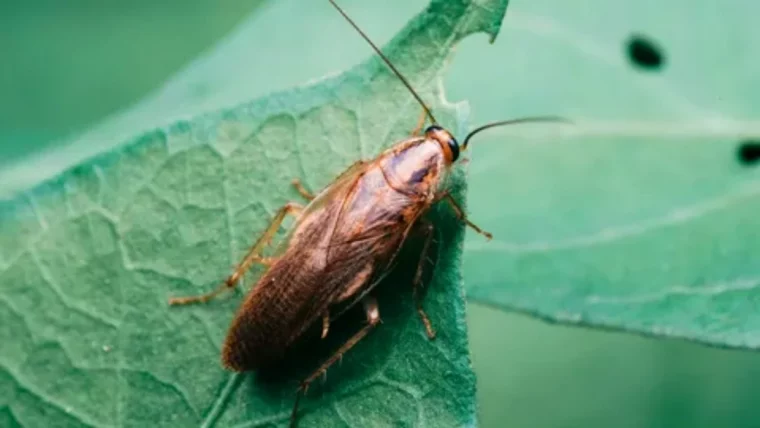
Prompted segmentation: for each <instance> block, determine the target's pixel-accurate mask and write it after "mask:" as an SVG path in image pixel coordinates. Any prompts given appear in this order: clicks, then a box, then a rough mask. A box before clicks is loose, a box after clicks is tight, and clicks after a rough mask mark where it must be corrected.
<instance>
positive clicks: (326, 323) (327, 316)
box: [321, 312, 330, 339]
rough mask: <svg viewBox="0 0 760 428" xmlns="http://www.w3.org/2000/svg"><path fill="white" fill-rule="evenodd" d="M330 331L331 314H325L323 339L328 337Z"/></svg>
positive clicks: (323, 318)
mask: <svg viewBox="0 0 760 428" xmlns="http://www.w3.org/2000/svg"><path fill="white" fill-rule="evenodd" d="M329 330H330V313H329V312H325V313H324V314H323V315H322V337H321V338H322V339H324V338H325V337H327V332H328V331H329Z"/></svg>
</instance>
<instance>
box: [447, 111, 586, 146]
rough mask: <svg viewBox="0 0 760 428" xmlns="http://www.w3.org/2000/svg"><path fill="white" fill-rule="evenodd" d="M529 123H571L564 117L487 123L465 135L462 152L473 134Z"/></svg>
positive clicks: (541, 117) (523, 118)
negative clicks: (499, 127)
mask: <svg viewBox="0 0 760 428" xmlns="http://www.w3.org/2000/svg"><path fill="white" fill-rule="evenodd" d="M530 122H562V123H572V122H571V121H570V120H567V119H565V118H564V117H559V116H535V117H522V118H519V119H509V120H500V121H498V122H492V123H487V124H485V125H483V126H480V127H477V128H475V129H474V130H473V131H472V132H470V133H469V134H467V137H466V138H465V139H464V143H462V150H464V149H466V148H467V143H468V142H469V141H470V138H472V137H473V136H474V135H475V134H477V133H478V132H480V131H485V130H486V129H490V128H495V127H497V126H506V125H517V124H520V123H530Z"/></svg>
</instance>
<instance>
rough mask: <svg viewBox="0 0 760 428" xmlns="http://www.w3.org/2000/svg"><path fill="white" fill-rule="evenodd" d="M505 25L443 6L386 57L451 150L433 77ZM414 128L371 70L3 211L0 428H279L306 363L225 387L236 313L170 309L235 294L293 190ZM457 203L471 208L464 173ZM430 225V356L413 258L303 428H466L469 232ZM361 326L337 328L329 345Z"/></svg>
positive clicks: (197, 131) (372, 63)
mask: <svg viewBox="0 0 760 428" xmlns="http://www.w3.org/2000/svg"><path fill="white" fill-rule="evenodd" d="M505 8H506V2H505V1H500V0H493V1H490V2H481V4H475V3H471V2H466V1H460V2H451V1H434V2H433V3H432V4H431V5H430V6H429V7H428V8H427V9H426V10H425V11H423V12H422V13H421V14H420V15H418V16H417V17H416V18H414V19H413V20H412V21H411V22H410V23H409V24H408V25H407V26H406V27H405V28H404V29H403V30H402V31H401V32H400V33H399V35H398V36H397V37H396V38H394V39H393V41H392V42H391V43H390V44H389V45H388V47H387V52H388V53H389V55H390V56H391V57H392V59H393V61H394V63H395V64H396V65H397V66H398V67H399V68H400V69H401V70H403V72H404V73H405V74H406V75H407V76H408V77H409V79H410V80H411V81H412V82H414V84H415V86H416V87H417V88H419V90H420V91H421V92H422V94H423V96H424V97H425V98H426V99H430V100H438V101H437V102H435V103H433V105H434V106H435V107H436V112H437V114H438V116H439V119H443V122H444V123H445V124H447V125H449V126H450V127H451V129H452V130H457V129H461V125H462V121H463V119H464V111H462V110H461V109H458V108H455V106H451V105H446V104H445V102H444V101H443V100H442V99H441V94H439V93H437V91H436V89H437V81H438V79H439V77H440V74H441V72H442V68H443V65H444V61H445V59H446V58H447V57H448V54H449V52H450V50H451V48H452V47H453V45H454V44H456V43H457V42H458V41H459V40H460V39H461V38H463V37H464V36H466V35H468V34H471V33H473V32H479V31H483V32H487V33H490V34H491V37H494V36H495V35H496V33H497V32H498V29H499V25H500V23H501V19H502V17H503V14H504V11H505ZM346 33H347V35H350V36H351V37H355V36H354V34H353V33H351V31H350V30H349V29H348V27H347V28H346ZM347 37H348V36H347ZM419 111H420V109H419V106H418V105H416V104H415V103H414V101H413V100H412V98H411V97H410V95H409V94H408V93H407V92H406V91H405V89H404V88H403V87H402V86H401V85H400V84H399V82H398V80H397V79H396V78H395V77H394V76H393V75H392V74H390V73H389V72H388V71H387V70H386V67H385V66H384V65H383V64H382V63H381V62H380V61H378V60H377V59H376V58H373V59H371V60H369V61H368V62H366V63H364V64H362V65H360V66H358V67H356V68H354V69H352V70H350V71H348V72H345V73H343V74H341V75H339V76H336V77H333V78H330V79H328V80H324V81H321V82H319V83H316V84H314V85H312V86H308V87H303V88H298V89H294V90H291V91H288V92H284V93H278V94H274V95H271V96H267V97H265V98H262V99H259V100H257V101H254V102H251V103H246V104H244V105H240V106H238V107H236V108H233V109H229V110H224V111H219V112H216V113H211V114H207V115H204V116H201V117H197V118H195V119H193V120H190V121H186V122H179V123H176V124H174V125H172V126H170V127H167V128H166V129H161V130H158V131H155V132H150V133H147V134H144V135H143V136H142V137H140V138H138V139H136V140H134V141H132V142H130V143H128V144H126V145H125V146H123V147H121V148H117V149H115V150H113V151H112V152H111V153H108V154H106V155H103V156H100V157H98V158H96V159H94V160H91V161H88V162H85V163H83V164H81V165H80V166H78V167H76V168H74V169H71V170H68V171H66V172H65V173H63V174H62V175H60V176H59V177H57V178H55V179H53V180H50V181H48V182H46V183H43V184H41V185H39V186H37V187H35V188H34V189H31V190H29V191H27V192H24V193H23V194H21V195H19V196H18V197H16V198H13V199H11V200H9V201H6V202H3V203H2V205H1V206H0V284H2V288H1V289H0V305H2V311H0V317H1V319H0V325H2V326H3V327H2V329H0V340H1V341H2V343H3V348H2V353H1V354H0V391H1V393H0V409H1V410H2V412H3V418H4V420H5V421H9V422H8V424H20V425H25V426H50V425H55V426H80V425H98V426H101V425H102V426H146V425H149V426H157V425H177V426H190V425H198V424H203V425H205V426H208V425H212V424H218V425H220V426H255V425H282V424H284V423H285V422H286V421H287V418H288V416H289V411H290V406H291V404H292V399H293V397H294V390H295V386H296V385H297V383H296V381H297V379H298V378H299V375H302V374H303V373H304V372H305V371H306V370H308V368H309V367H307V365H306V364H305V363H303V361H301V364H296V367H294V368H293V369H292V370H290V371H288V370H286V371H285V374H284V379H280V381H279V382H274V383H270V382H265V381H264V380H262V379H255V378H254V376H239V375H231V374H229V373H227V372H225V371H223V370H222V369H221V368H220V366H219V347H220V343H221V341H222V339H223V336H224V333H225V330H226V328H227V326H228V324H229V321H230V318H231V316H232V314H233V311H234V309H235V307H236V306H237V304H238V302H239V300H240V299H239V298H240V296H239V293H238V295H235V296H230V297H227V298H223V299H219V300H217V301H214V302H213V303H210V304H208V305H205V306H196V307H186V308H169V307H168V306H167V298H168V297H169V296H171V295H180V294H192V293H199V292H203V291H206V290H208V289H209V288H210V287H213V286H215V285H216V284H217V283H218V281H219V280H220V279H221V278H223V277H224V276H226V275H227V274H228V273H229V269H230V267H231V266H232V264H234V263H235V261H236V260H237V259H238V258H239V257H240V256H241V255H242V254H243V253H244V251H245V250H246V248H247V245H249V244H250V243H251V241H252V240H253V238H254V237H255V235H256V233H258V232H260V231H261V230H262V229H263V228H264V226H265V224H266V223H267V221H268V219H269V218H270V216H271V215H272V214H273V212H274V210H276V209H277V208H278V207H279V206H280V205H282V204H284V203H285V202H287V201H288V200H291V199H294V198H296V193H295V192H294V191H293V190H292V189H290V187H289V182H290V180H291V179H292V178H294V177H298V178H301V179H302V180H304V181H305V183H306V184H307V186H308V187H311V188H314V189H317V188H320V187H322V186H324V185H326V184H327V183H329V180H330V178H331V177H332V176H333V175H335V174H336V173H338V172H339V171H340V170H341V169H342V168H344V167H346V166H347V165H348V164H350V163H351V162H352V161H354V160H356V159H358V158H367V157H371V156H372V155H373V154H375V153H377V152H378V151H379V150H380V149H381V148H382V147H383V146H387V145H388V144H390V143H391V142H392V141H395V140H397V139H398V138H401V137H403V136H404V135H405V134H406V133H407V132H408V130H409V129H410V128H412V127H413V126H414V123H415V122H416V118H417V116H418V114H419ZM453 186H454V191H455V193H456V194H457V196H458V197H462V196H463V189H464V182H463V171H462V170H458V171H457V173H456V174H455V176H454V180H453ZM435 214H436V217H437V219H438V221H437V224H439V225H440V228H439V230H440V232H441V237H442V239H441V242H440V244H439V245H438V247H439V248H438V251H437V256H438V269H437V270H436V272H435V276H434V278H433V279H432V281H431V283H430V285H429V286H430V288H431V292H430V293H428V298H427V300H426V307H427V310H428V312H429V314H430V316H431V318H432V319H433V321H434V323H435V326H436V328H437V330H438V332H439V337H438V339H437V340H436V341H434V342H430V341H428V340H427V338H426V337H425V334H424V332H423V330H422V328H421V325H420V322H419V320H417V319H416V315H415V313H414V310H413V305H412V304H411V301H410V298H411V290H410V287H409V286H408V285H407V284H408V281H407V282H402V281H401V280H402V279H407V280H408V279H409V278H408V276H409V275H408V274H409V273H410V269H411V268H412V266H413V265H414V264H415V261H414V260H413V258H411V257H410V259H409V261H408V263H403V264H402V268H401V269H400V270H399V272H397V274H396V275H395V276H392V277H391V278H390V280H391V281H390V282H392V283H389V284H385V285H384V287H383V288H384V289H385V291H384V292H383V293H382V295H381V296H380V305H381V309H380V311H381V315H382V316H383V320H384V324H383V325H382V326H381V328H379V329H378V330H377V331H376V332H375V333H373V335H372V336H370V338H368V339H367V340H366V342H365V343H362V344H360V345H359V346H358V348H357V349H356V351H355V352H352V353H349V354H348V355H347V356H346V358H345V361H344V362H343V364H342V366H341V367H340V368H335V369H333V370H332V371H330V381H328V382H327V383H326V384H325V385H324V386H323V387H319V386H316V388H312V389H311V391H310V396H309V398H308V399H307V400H306V401H305V402H304V405H303V408H302V414H303V418H302V420H301V422H302V426H333V425H340V424H345V425H350V426H368V425H387V424H394V425H412V424H415V425H421V426H435V427H438V426H459V425H471V424H474V417H475V416H474V408H475V404H474V378H473V375H472V372H471V369H470V361H469V357H468V353H467V339H466V332H465V324H464V303H463V298H462V291H461V272H460V259H461V248H462V238H463V234H462V232H463V230H462V228H461V226H460V225H459V223H458V222H457V221H456V220H454V219H453V218H452V216H451V215H450V214H447V213H445V212H441V213H438V212H436V213H435ZM252 280H253V279H252V278H250V277H249V278H248V280H247V281H246V283H248V284H250V283H251V282H252ZM394 280H395V281H394ZM359 320H361V316H360V314H359V316H358V317H349V318H347V319H346V320H345V321H346V322H345V323H344V325H342V326H339V327H338V329H337V330H338V331H337V333H338V334H341V333H346V332H350V331H352V330H354V329H356V328H357V327H358V325H359V324H358V322H359ZM348 321H355V322H353V323H349V322H348ZM322 348H325V347H324V346H321V347H320V346H317V347H316V348H315V349H316V350H318V351H319V352H322V353H323V352H326V350H325V349H322ZM319 356H321V355H312V356H311V357H309V358H307V360H315V359H317V358H318V357H319ZM312 367H313V366H312ZM3 423H4V424H5V422H3Z"/></svg>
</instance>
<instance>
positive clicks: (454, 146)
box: [449, 137, 459, 162]
mask: <svg viewBox="0 0 760 428" xmlns="http://www.w3.org/2000/svg"><path fill="white" fill-rule="evenodd" d="M449 148H450V149H451V161H452V162H453V161H455V160H457V158H459V143H458V142H457V140H456V138H454V137H451V138H450V139H449Z"/></svg>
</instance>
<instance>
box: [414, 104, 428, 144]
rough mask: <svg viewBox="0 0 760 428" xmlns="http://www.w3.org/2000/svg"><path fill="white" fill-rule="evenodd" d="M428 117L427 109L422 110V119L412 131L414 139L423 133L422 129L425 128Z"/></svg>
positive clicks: (418, 120)
mask: <svg viewBox="0 0 760 428" xmlns="http://www.w3.org/2000/svg"><path fill="white" fill-rule="evenodd" d="M427 117H428V115H427V112H426V111H425V109H422V114H420V118H419V119H417V125H415V126H414V129H413V130H412V137H417V136H419V135H420V134H421V133H422V128H424V127H425V119H427Z"/></svg>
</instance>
